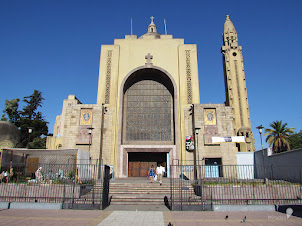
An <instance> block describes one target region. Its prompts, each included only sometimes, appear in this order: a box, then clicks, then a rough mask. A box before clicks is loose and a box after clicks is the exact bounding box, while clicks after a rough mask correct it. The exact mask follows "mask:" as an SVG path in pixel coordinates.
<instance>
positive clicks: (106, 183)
mask: <svg viewBox="0 0 302 226" xmlns="http://www.w3.org/2000/svg"><path fill="white" fill-rule="evenodd" d="M104 168H105V169H104V182H103V199H102V209H105V208H106V207H107V206H109V180H110V167H109V166H107V165H105V167H104Z"/></svg>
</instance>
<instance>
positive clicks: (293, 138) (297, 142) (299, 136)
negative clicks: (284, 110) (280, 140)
mask: <svg viewBox="0 0 302 226" xmlns="http://www.w3.org/2000/svg"><path fill="white" fill-rule="evenodd" d="M288 141H289V144H290V147H291V149H298V148H302V130H300V132H299V133H294V134H292V135H290V136H289V138H288Z"/></svg>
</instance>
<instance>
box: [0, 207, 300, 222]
mask: <svg viewBox="0 0 302 226" xmlns="http://www.w3.org/2000/svg"><path fill="white" fill-rule="evenodd" d="M226 215H228V219H227V220H225V219H224V218H225V216H226ZM161 216H162V218H161ZM244 216H246V217H247V220H246V222H245V223H244V224H242V225H257V226H258V225H259V226H260V225H263V226H264V225H265V226H266V225H275V226H276V225H282V226H286V225H302V218H298V217H294V216H291V217H290V218H289V219H287V218H286V214H283V213H279V212H212V211H207V212H197V211H183V212H180V211H173V212H170V211H157V212H156V211H111V210H110V211H109V210H108V211H101V210H30V209H26V210H20V209H1V210H0V225H43V226H46V225H64V226H66V225H72V226H77V225H91V226H92V225H123V226H127V225H131V226H132V225H134V226H139V225H144V226H146V225H147V226H148V225H168V223H169V222H171V223H172V224H173V225H174V226H176V225H177V226H178V225H180V226H181V225H185V226H190V225H192V226H193V225H241V223H240V222H241V220H242V219H243V218H244ZM123 217H124V220H123V221H121V219H122V218H123ZM110 219H116V220H115V221H110ZM162 221H163V222H162ZM114 222H115V224H114Z"/></svg>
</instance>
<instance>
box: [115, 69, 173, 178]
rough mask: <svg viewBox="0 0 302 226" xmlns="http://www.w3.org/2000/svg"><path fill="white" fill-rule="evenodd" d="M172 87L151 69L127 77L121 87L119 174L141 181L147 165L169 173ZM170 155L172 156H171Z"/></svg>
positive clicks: (171, 131)
mask: <svg viewBox="0 0 302 226" xmlns="http://www.w3.org/2000/svg"><path fill="white" fill-rule="evenodd" d="M175 99H176V97H175V86H174V84H173V81H172V80H171V79H170V78H169V76H168V75H167V74H166V73H164V72H163V71H161V70H158V69H155V68H142V69H140V70H136V71H134V72H133V73H131V74H130V75H129V76H128V77H127V79H125V82H124V84H123V94H122V100H121V102H122V103H121V104H122V112H121V114H122V115H121V119H122V123H121V129H122V131H121V137H120V139H121V140H120V143H121V155H122V159H123V161H122V162H121V163H122V165H123V167H122V168H123V172H122V174H124V175H125V176H129V177H132V176H133V177H137V176H141V177H145V176H147V172H148V169H149V168H150V166H151V165H154V166H155V167H156V165H157V164H163V165H164V166H165V167H166V169H167V170H169V169H168V168H169V165H170V158H171V156H170V155H171V154H172V155H173V156H175V152H176V151H175V149H176V148H175V137H176V136H175V134H176V132H175V131H176V130H175V128H176V126H175V121H176V120H175V104H176V103H175ZM171 151H172V152H173V153H172V152H171Z"/></svg>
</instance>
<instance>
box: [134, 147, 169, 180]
mask: <svg viewBox="0 0 302 226" xmlns="http://www.w3.org/2000/svg"><path fill="white" fill-rule="evenodd" d="M157 164H162V166H164V167H165V169H166V171H167V153H165V152H156V153H154V152H128V177H147V176H148V171H149V169H150V167H151V166H152V165H153V166H154V168H155V169H156V166H157Z"/></svg>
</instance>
